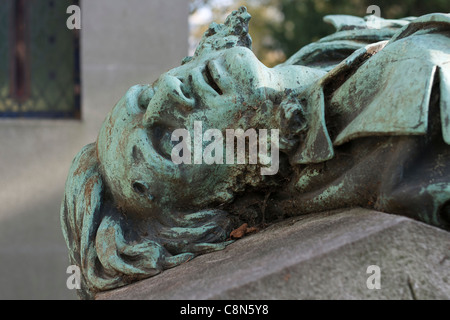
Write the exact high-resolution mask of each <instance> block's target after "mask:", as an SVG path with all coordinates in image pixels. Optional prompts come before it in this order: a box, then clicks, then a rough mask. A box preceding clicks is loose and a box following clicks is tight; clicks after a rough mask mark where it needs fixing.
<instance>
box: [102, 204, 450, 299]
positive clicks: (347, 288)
mask: <svg viewBox="0 0 450 320" xmlns="http://www.w3.org/2000/svg"><path fill="white" fill-rule="evenodd" d="M369 266H377V267H379V271H380V273H379V278H378V280H379V282H378V283H379V285H380V289H376V288H373V287H374V286H376V284H377V276H378V273H377V272H376V271H377V270H376V267H375V269H372V270H371V269H369V270H368V267H369ZM374 270H375V271H374ZM368 271H369V272H368ZM371 288H372V289H371ZM96 299H103V300H105V299H158V300H163V299H164V300H165V299H187V300H195V299H201V300H203V299H450V233H449V232H446V231H444V230H440V229H437V228H434V227H431V226H428V225H426V224H423V223H420V222H417V221H414V220H411V219H408V218H405V217H400V216H395V215H389V214H385V213H380V212H376V211H370V210H365V209H360V208H355V209H350V210H345V211H333V212H327V213H318V214H312V215H307V216H303V217H297V218H291V219H288V220H286V221H283V222H281V223H278V224H274V225H272V226H270V227H268V228H266V229H264V230H262V231H260V232H258V233H255V234H252V235H249V236H247V237H245V238H243V239H240V240H238V241H236V242H235V243H233V244H231V245H229V246H228V247H227V248H226V249H225V250H223V251H219V252H213V253H209V254H205V255H202V256H198V257H196V258H195V259H193V260H192V261H189V262H187V263H185V264H183V265H181V266H178V267H176V268H173V269H170V270H165V271H164V272H162V273H161V274H159V275H157V276H155V277H152V278H149V279H146V280H142V281H139V282H136V283H134V284H132V285H129V286H126V287H123V288H119V289H116V290H112V291H108V292H104V293H101V294H98V295H97V297H96Z"/></svg>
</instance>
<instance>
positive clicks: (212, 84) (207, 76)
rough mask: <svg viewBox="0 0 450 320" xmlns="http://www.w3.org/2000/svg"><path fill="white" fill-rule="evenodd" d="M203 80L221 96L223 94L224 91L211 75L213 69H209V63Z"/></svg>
mask: <svg viewBox="0 0 450 320" xmlns="http://www.w3.org/2000/svg"><path fill="white" fill-rule="evenodd" d="M202 74H203V78H204V79H205V81H206V83H207V84H208V85H209V86H210V87H211V88H213V89H214V91H216V92H217V93H218V94H219V95H222V94H223V91H222V89H220V87H219V86H218V85H217V82H216V81H215V80H214V77H213V75H212V73H211V69H210V68H209V65H208V63H207V64H206V66H205V69H204V70H203V72H202Z"/></svg>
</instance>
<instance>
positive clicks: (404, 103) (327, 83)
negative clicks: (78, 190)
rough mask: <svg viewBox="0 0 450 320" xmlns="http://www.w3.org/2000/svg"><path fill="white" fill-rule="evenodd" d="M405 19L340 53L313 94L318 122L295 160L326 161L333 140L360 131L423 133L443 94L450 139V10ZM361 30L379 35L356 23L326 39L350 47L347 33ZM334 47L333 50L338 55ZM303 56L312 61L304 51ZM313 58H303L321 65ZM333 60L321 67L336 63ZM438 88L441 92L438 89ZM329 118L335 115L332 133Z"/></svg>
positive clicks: (444, 128)
mask: <svg viewBox="0 0 450 320" xmlns="http://www.w3.org/2000/svg"><path fill="white" fill-rule="evenodd" d="M336 21H338V20H336ZM336 21H335V23H338V22H336ZM407 22H408V23H405V24H404V26H403V27H401V28H398V26H397V27H396V31H395V32H394V33H393V34H391V35H390V38H389V39H386V40H384V41H379V42H375V43H372V44H366V45H364V46H361V47H360V48H358V49H356V50H354V51H353V52H352V53H350V54H349V55H348V56H346V57H344V56H345V54H342V52H341V53H336V54H335V55H334V57H336V58H337V57H338V56H339V54H341V58H342V61H340V62H339V63H338V64H337V65H334V66H332V68H331V70H329V71H328V73H327V74H326V75H325V76H324V77H323V78H322V79H321V80H320V81H319V82H318V83H317V84H316V85H315V86H313V87H312V88H311V90H310V91H311V92H310V93H309V95H308V97H307V99H308V101H309V105H310V106H311V105H314V106H315V107H314V108H313V109H311V110H310V113H309V117H310V119H309V121H310V123H315V125H313V126H311V128H312V129H311V130H310V132H309V134H308V136H307V137H306V142H305V143H304V144H303V146H307V147H304V148H300V149H301V150H298V151H297V153H296V155H295V156H294V159H293V162H294V163H311V162H322V161H326V160H328V159H330V158H331V157H333V154H334V153H333V148H334V147H337V146H339V145H342V144H344V143H346V142H348V141H351V140H354V139H356V138H360V137H367V136H379V135H424V134H426V133H427V129H428V117H429V107H430V101H431V99H432V96H433V95H435V94H438V95H439V102H438V104H439V107H440V113H441V121H442V131H443V139H444V141H445V142H447V143H448V144H450V46H449V43H450V38H449V36H450V33H449V31H450V15H448V14H430V15H426V16H423V17H420V18H417V19H415V20H412V21H407ZM352 24H356V23H352ZM341 27H342V26H341ZM355 30H360V31H361V30H362V31H361V32H362V33H361V35H360V38H359V39H361V37H363V36H364V35H368V34H370V33H371V34H372V35H374V34H375V33H374V32H373V31H370V32H367V33H364V32H363V31H364V30H366V31H367V29H357V28H354V29H351V30H341V31H339V32H337V33H336V34H335V35H334V36H333V38H328V39H334V40H332V41H330V42H335V41H337V42H339V43H341V44H342V45H343V46H344V45H345V41H347V40H344V39H343V38H342V36H343V34H342V32H346V35H349V34H353V35H354V34H355V33H354V31H355ZM350 31H351V32H352V33H349V32H350ZM340 32H341V34H340V35H339V36H336V35H338V34H339V33H340ZM378 34H380V33H378ZM337 38H339V40H336V39H337ZM349 41H353V40H349ZM353 42H354V41H353ZM323 43H324V44H325V43H326V42H323ZM319 45H322V44H319ZM328 46H329V47H328V49H325V48H326V47H325V46H324V45H322V47H323V49H324V50H332V47H336V46H335V44H333V45H331V44H330V43H328ZM307 50H310V48H308V49H307ZM301 51H302V50H301ZM305 52H306V49H305V50H304V51H303V54H304V53H305ZM321 52H324V51H323V50H322V51H321ZM330 52H332V51H330ZM330 52H329V53H328V54H327V56H328V57H332V56H333V54H332V53H330ZM299 53H301V52H300V51H299ZM299 57H300V55H298V56H297V57H296V58H299ZM302 59H303V60H302V61H303V62H304V61H306V60H307V59H306V56H303V57H302ZM311 61H312V60H310V61H309V63H305V65H309V66H310V67H311V66H312V67H315V66H314V64H312V65H311V64H310V62H311ZM327 61H328V62H325V63H324V62H322V65H321V66H320V68H323V67H324V66H326V65H327V64H328V66H331V65H332V64H333V63H334V62H333V60H332V59H329V60H327ZM291 62H292V60H291ZM303 62H299V63H298V64H302V63H303ZM434 84H438V85H439V86H434ZM436 88H439V90H440V91H439V93H437V92H435V91H433V90H436ZM329 119H332V120H333V123H332V124H331V125H332V127H333V129H334V130H333V131H334V132H332V133H331V132H329V130H328V127H329V125H330V123H329Z"/></svg>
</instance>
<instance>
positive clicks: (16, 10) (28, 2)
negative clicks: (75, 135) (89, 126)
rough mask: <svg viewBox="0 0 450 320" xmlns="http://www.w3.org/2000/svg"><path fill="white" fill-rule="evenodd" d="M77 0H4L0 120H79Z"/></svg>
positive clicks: (0, 14)
mask: <svg viewBox="0 0 450 320" xmlns="http://www.w3.org/2000/svg"><path fill="white" fill-rule="evenodd" d="M70 5H79V1H78V0H1V2H0V117H3V118H6V117H7V118H11V117H33V118H71V119H79V118H80V101H81V100H80V47H79V43H80V41H79V40H80V39H79V30H77V29H73V30H69V29H68V28H67V25H66V21H67V19H68V17H69V15H68V14H67V13H66V11H67V8H68V7H69V6H70Z"/></svg>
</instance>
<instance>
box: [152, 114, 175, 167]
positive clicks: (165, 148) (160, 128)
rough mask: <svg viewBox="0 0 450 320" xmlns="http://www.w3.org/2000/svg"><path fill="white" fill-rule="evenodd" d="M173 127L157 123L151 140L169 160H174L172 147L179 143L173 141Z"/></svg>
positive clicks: (158, 151)
mask: <svg viewBox="0 0 450 320" xmlns="http://www.w3.org/2000/svg"><path fill="white" fill-rule="evenodd" d="M172 132H173V129H171V128H169V127H168V126H166V125H164V124H160V123H158V124H155V125H154V126H153V127H152V128H151V129H150V133H151V140H152V144H153V147H154V148H155V151H156V152H157V153H158V154H159V155H160V156H162V157H163V158H165V159H167V160H170V161H171V160H172V156H171V154H172V149H173V147H174V146H175V145H176V144H177V142H176V141H172V139H171V138H172Z"/></svg>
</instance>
